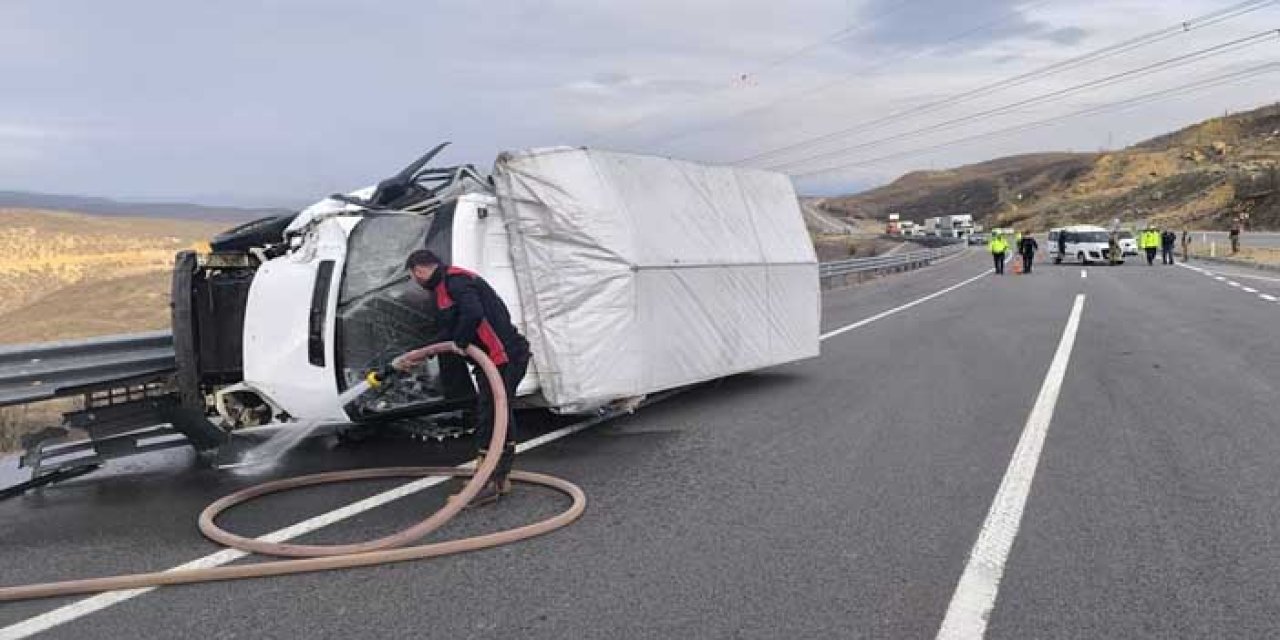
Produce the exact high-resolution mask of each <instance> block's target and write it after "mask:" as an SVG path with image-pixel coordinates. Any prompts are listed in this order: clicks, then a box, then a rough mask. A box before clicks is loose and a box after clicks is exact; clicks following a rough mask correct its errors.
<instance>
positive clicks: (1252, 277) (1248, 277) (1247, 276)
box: [1223, 273, 1280, 282]
mask: <svg viewBox="0 0 1280 640" xmlns="http://www.w3.org/2000/svg"><path fill="white" fill-rule="evenodd" d="M1223 275H1225V276H1227V277H1229V278H1245V279H1246V280H1262V281H1264V282H1280V278H1268V277H1266V276H1255V275H1251V274H1248V273H1227V274H1223Z"/></svg>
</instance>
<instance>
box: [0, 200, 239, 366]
mask: <svg viewBox="0 0 1280 640" xmlns="http://www.w3.org/2000/svg"><path fill="white" fill-rule="evenodd" d="M225 226H226V225H224V224H219V223H206V222H190V221H182V220H160V219H147V218H118V217H110V218H108V217H98V216H92V215H83V214H74V213H65V212H57V211H34V210H25V209H0V323H2V324H3V326H2V327H0V343H14V342H28V341H33V340H51V339H61V338H72V337H84V336H90V335H99V334H104V333H119V332H128V331H141V330H145V329H152V328H158V326H157V322H158V320H157V318H161V317H164V316H167V313H168V272H169V270H170V269H171V268H172V265H173V255H174V253H176V252H177V251H179V250H182V249H185V248H188V247H191V246H193V245H195V244H196V243H198V242H202V241H204V240H205V239H206V238H209V237H211V236H212V235H214V234H216V233H217V232H218V231H221V230H222V229H223V228H224V227H225ZM159 326H163V325H159Z"/></svg>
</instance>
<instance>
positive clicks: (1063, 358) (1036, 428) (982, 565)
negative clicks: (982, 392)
mask: <svg viewBox="0 0 1280 640" xmlns="http://www.w3.org/2000/svg"><path fill="white" fill-rule="evenodd" d="M1083 310H1084V294H1078V295H1077V296H1076V302H1075V305H1074V306H1073V307H1072V308H1071V315H1070V317H1068V318H1067V327H1066V329H1064V330H1063V332H1062V340H1061V341H1060V342H1059V343H1058V351H1057V353H1055V354H1054V355H1053V362H1052V363H1050V365H1049V373H1048V374H1047V375H1046V376H1045V379H1044V384H1043V385H1042V386H1041V387H1040V395H1039V396H1037V397H1036V403H1035V406H1034V407H1032V409H1031V415H1030V416H1029V417H1028V418H1027V424H1026V427H1025V428H1024V429H1023V431H1022V437H1021V438H1019V439H1018V446H1017V448H1016V449H1014V451H1013V459H1012V460H1010V461H1009V468H1008V469H1007V470H1006V471H1005V474H1004V479H1003V480H1002V481H1001V482H1000V488H999V489H998V490H997V491H996V496H995V500H994V501H992V503H991V510H990V511H988V512H987V519H986V521H984V522H983V523H982V530H981V531H979V532H978V541H977V542H975V543H974V545H973V551H971V552H970V554H969V562H968V564H967V565H966V566H965V568H964V574H962V575H961V576H960V582H959V584H958V585H956V590H955V593H954V594H953V595H952V596H951V604H950V605H949V606H948V607H947V615H946V617H945V618H944V619H943V621H942V627H941V628H940V629H939V630H938V636H937V637H938V638H940V639H945V640H979V639H980V638H982V637H983V636H984V635H985V634H986V631H987V622H988V620H989V619H990V617H991V613H992V610H993V609H994V608H995V604H996V596H997V595H998V593H999V590H1000V580H1001V579H1002V578H1003V577H1004V566H1005V561H1006V560H1008V558H1009V551H1010V549H1012V548H1013V541H1014V538H1016V537H1017V535H1018V527H1019V526H1020V525H1021V524H1022V511H1023V509H1024V508H1025V507H1026V504H1027V496H1028V495H1030V493H1031V482H1032V480H1033V479H1035V475H1036V465H1037V464H1039V462H1040V451H1041V449H1042V448H1043V447H1044V440H1045V436H1046V435H1047V434H1048V432H1049V423H1050V421H1052V419H1053V410H1054V407H1055V406H1056V405H1057V403H1058V394H1059V393H1060V392H1061V391H1062V382H1063V380H1064V378H1065V377H1066V374H1067V364H1068V363H1069V362H1070V361H1071V350H1072V348H1073V347H1074V346H1075V342H1076V332H1077V331H1079V329H1080V314H1081V312H1082V311H1083Z"/></svg>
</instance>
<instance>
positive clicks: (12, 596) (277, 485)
mask: <svg viewBox="0 0 1280 640" xmlns="http://www.w3.org/2000/svg"><path fill="white" fill-rule="evenodd" d="M443 353H457V354H463V355H466V356H467V357H469V358H471V360H472V361H473V362H475V363H476V366H478V367H479V368H480V371H481V372H482V373H483V374H484V376H485V378H486V380H487V381H488V383H489V389H491V390H492V393H493V416H494V420H493V423H494V424H493V436H492V437H491V439H490V440H489V448H488V450H489V451H494V452H496V451H501V450H502V447H503V444H504V443H505V441H506V436H507V428H508V426H509V425H508V423H507V416H508V411H507V407H508V403H509V401H510V400H509V398H507V394H506V387H505V386H504V385H503V381H502V376H501V374H500V373H499V372H498V368H497V366H495V365H494V364H493V361H492V360H490V359H489V357H488V356H487V355H486V354H485V353H484V351H482V350H480V349H479V348H478V347H476V346H475V345H471V346H468V347H467V349H466V351H465V352H463V351H462V350H460V349H458V348H457V347H456V346H454V345H453V344H452V343H440V344H434V345H430V346H427V347H423V348H422V349H419V350H417V351H414V352H412V354H413V355H414V356H421V357H431V356H436V355H440V354H443ZM497 466H498V456H497V455H487V456H484V458H483V460H482V461H481V463H480V464H479V465H478V467H477V468H475V469H468V468H462V467H387V468H379V469H358V470H352V471H333V472H329V473H320V474H314V475H308V476H299V477H296V478H285V479H282V480H276V481H272V482H267V483H264V484H259V485H256V486H252V487H249V488H246V489H241V490H240V491H236V492H235V493H232V494H230V495H228V496H226V497H224V498H221V499H219V500H217V501H215V502H213V503H212V504H210V505H209V506H208V507H205V509H204V511H203V512H201V513H200V517H199V520H198V524H199V527H200V532H201V533H203V534H204V535H205V537H207V538H209V539H210V540H213V541H214V542H217V543H220V544H222V545H225V546H227V547H231V548H234V549H239V550H242V551H247V552H251V553H259V554H263V555H271V556H277V557H284V558H291V559H288V560H274V561H268V562H262V563H257V564H250V565H243V566H228V567H212V568H207V569H188V570H179V571H161V572H155V573H138V574H132V575H120V576H112V577H106V578H89V579H83V580H69V581H65V582H49V583H44V584H32V585H25V586H19V587H5V588H0V602H9V601H16V600H33V599H36V598H50V597H55V596H68V595H76V594H85V593H99V592H103V591H116V590H121V589H139V588H147V587H158V586H163V585H175V584H191V583H196V582H215V581H221V580H241V579H246V578H261V577H267V576H283V575H289V574H294V573H307V572H314V571H329V570H333V569H347V568H352V567H368V566H373V565H379V564H389V563H392V562H404V561H407V560H419V559H423V558H434V557H439V556H446V555H451V554H455V553H463V552H466V551H477V550H480V549H487V548H490V547H497V546H500V545H505V544H510V543H512V542H517V541H520V540H525V539H528V538H532V537H534V536H539V535H542V534H545V533H550V532H552V531H555V530H556V529H560V528H563V527H565V526H568V525H569V524H571V523H572V522H573V521H574V520H577V519H578V517H579V516H581V515H582V512H583V510H585V509H586V506H587V496H586V494H585V493H583V491H582V489H581V488H579V487H578V486H577V485H575V484H573V483H571V482H569V481H567V480H562V479H560V478H556V477H554V476H549V475H545V474H541V473H533V472H529V471H512V472H511V474H510V476H509V478H510V479H511V480H512V481H515V482H522V483H525V484H533V485H540V486H543V487H548V488H551V489H554V490H556V491H559V492H560V493H563V494H565V495H567V496H569V497H570V498H571V499H572V501H573V503H572V504H571V505H570V506H569V508H568V509H567V510H565V511H563V512H561V513H559V514H557V515H555V516H552V517H550V518H547V519H545V520H541V521H538V522H534V523H532V524H527V525H524V526H521V527H517V528H514V529H506V530H503V531H496V532H493V533H488V534H484V535H479V536H474V537H470V538H460V539H456V540H448V541H444V542H433V543H428V544H420V545H415V546H407V545H410V544H411V543H413V542H416V541H418V540H420V539H421V538H423V537H425V536H426V535H428V534H430V533H431V532H433V531H435V530H437V529H439V528H440V527H442V526H444V524H445V523H447V522H449V520H451V519H452V518H453V517H454V516H456V515H457V514H458V512H459V511H461V510H462V509H463V508H465V507H466V506H467V504H468V503H469V502H470V501H471V500H472V499H473V498H474V497H475V496H476V494H477V493H479V491H480V489H481V488H482V487H484V485H485V483H486V482H488V481H489V477H490V476H491V475H492V474H493V471H494V469H495V468H497ZM426 476H458V477H470V478H471V479H470V480H469V481H468V482H467V484H466V486H464V487H463V489H462V491H461V492H460V493H459V494H458V495H457V496H456V497H455V498H454V499H451V500H449V501H448V502H447V503H446V504H445V506H444V507H442V508H441V509H440V510H438V511H436V512H435V513H432V514H431V515H430V516H428V517H427V518H426V519H424V520H422V521H421V522H419V523H417V524H415V525H413V526H411V527H409V528H407V529H404V530H402V531H400V532H398V533H393V534H391V535H389V536H386V537H383V538H378V539H377V540H371V541H368V542H360V543H355V544H339V545H314V544H311V545H308V544H288V543H274V542H266V541H263V540H256V539H252V538H246V537H244V536H240V535H237V534H234V533H231V532H228V531H225V530H223V529H222V528H221V527H219V526H218V525H217V524H216V522H215V520H216V519H217V517H218V515H219V514H221V513H222V512H223V511H226V510H227V509H230V508H231V507H234V506H236V505H239V504H242V503H244V502H247V501H249V500H252V499H254V498H258V497H261V496H265V495H268V494H273V493H280V492H282V491H288V490H291V489H297V488H300V487H310V486H315V485H320V484H329V483H336V482H350V481H354V480H369V479H375V478H411V477H426Z"/></svg>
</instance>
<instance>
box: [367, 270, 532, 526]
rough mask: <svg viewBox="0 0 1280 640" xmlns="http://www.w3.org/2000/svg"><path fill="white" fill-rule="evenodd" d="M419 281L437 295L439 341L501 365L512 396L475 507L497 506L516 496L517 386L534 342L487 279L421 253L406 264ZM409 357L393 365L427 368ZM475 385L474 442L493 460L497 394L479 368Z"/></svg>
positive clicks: (482, 454) (481, 451) (482, 456)
mask: <svg viewBox="0 0 1280 640" xmlns="http://www.w3.org/2000/svg"><path fill="white" fill-rule="evenodd" d="M405 268H406V269H408V270H409V273H410V275H411V276H412V277H413V280H414V282H417V283H418V285H419V286H421V287H422V288H424V289H426V290H428V291H431V292H433V293H434V297H435V306H436V311H437V314H436V318H437V326H438V327H440V335H439V338H438V339H437V340H436V342H444V341H449V342H453V344H454V345H455V346H457V347H458V348H459V349H466V348H467V347H468V346H470V345H472V344H474V345H476V346H477V347H479V348H481V349H482V350H484V352H485V354H486V355H488V356H489V358H490V359H491V360H493V364H495V365H497V367H498V371H499V372H500V373H501V374H502V383H503V387H505V388H506V392H507V441H506V443H505V445H504V446H503V447H502V453H501V457H500V458H499V459H498V466H497V468H496V469H495V470H494V472H493V476H491V477H490V478H489V482H487V483H486V484H485V486H484V487H483V488H482V489H481V490H480V493H478V494H476V497H475V499H474V500H473V504H484V503H486V502H492V501H494V500H496V499H498V498H499V497H501V496H502V495H504V494H506V493H508V492H510V491H511V481H510V480H508V479H507V476H508V474H510V473H511V467H512V464H513V463H514V461H515V455H516V438H515V429H516V421H515V411H514V410H513V409H512V406H513V404H514V400H515V397H516V387H518V386H519V385H520V380H521V379H523V378H524V374H525V370H526V369H528V367H529V356H530V353H529V341H528V340H526V339H525V338H524V336H522V335H520V332H519V331H517V330H516V328H515V325H513V324H512V323H511V312H510V311H509V310H508V309H507V305H506V304H505V303H504V302H503V301H502V298H501V297H499V296H498V294H497V292H495V291H494V290H493V287H491V286H489V283H488V282H485V280H484V278H481V277H480V276H478V275H476V274H475V273H472V272H470V271H468V270H466V269H463V268H461V267H455V266H452V265H450V264H448V263H446V262H444V261H443V260H441V259H440V257H439V256H437V255H436V254H435V253H433V252H431V251H428V250H426V249H419V250H417V251H414V252H413V253H411V254H409V257H408V258H407V259H406V260H405ZM414 353H415V352H409V353H408V354H405V355H404V356H401V357H400V358H397V359H396V361H395V362H394V363H393V364H394V366H395V367H396V368H397V369H399V370H401V371H407V370H409V369H412V368H413V367H416V366H418V365H420V364H422V361H423V360H424V358H423V357H414ZM473 375H474V376H475V380H476V393H477V397H476V402H477V406H476V433H475V440H476V444H477V448H478V449H479V454H480V458H481V460H483V458H484V456H486V455H488V454H489V452H488V446H489V439H490V438H492V437H493V419H494V406H493V392H492V390H491V389H490V388H489V381H488V379H487V378H485V376H484V373H483V372H482V371H480V369H479V368H478V367H473Z"/></svg>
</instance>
